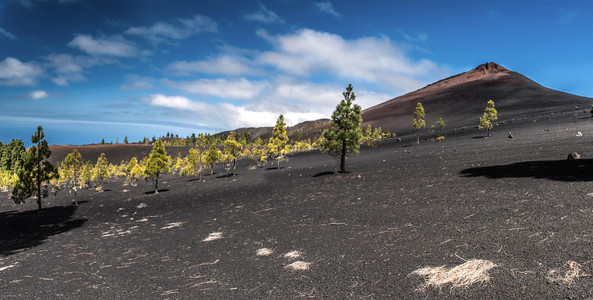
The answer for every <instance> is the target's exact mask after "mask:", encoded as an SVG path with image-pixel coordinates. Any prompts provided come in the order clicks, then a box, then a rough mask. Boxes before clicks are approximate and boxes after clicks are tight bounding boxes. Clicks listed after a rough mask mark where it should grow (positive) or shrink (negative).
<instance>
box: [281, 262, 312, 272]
mask: <svg viewBox="0 0 593 300" xmlns="http://www.w3.org/2000/svg"><path fill="white" fill-rule="evenodd" d="M310 265H311V263H310V262H304V261H295V262H293V263H291V264H290V265H287V266H285V267H284V268H286V269H293V270H295V271H305V270H309V266H310Z"/></svg>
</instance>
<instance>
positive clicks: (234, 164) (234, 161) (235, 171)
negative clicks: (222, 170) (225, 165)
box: [233, 159, 237, 176]
mask: <svg viewBox="0 0 593 300" xmlns="http://www.w3.org/2000/svg"><path fill="white" fill-rule="evenodd" d="M236 174H237V160H236V159H233V176H235V175H236Z"/></svg>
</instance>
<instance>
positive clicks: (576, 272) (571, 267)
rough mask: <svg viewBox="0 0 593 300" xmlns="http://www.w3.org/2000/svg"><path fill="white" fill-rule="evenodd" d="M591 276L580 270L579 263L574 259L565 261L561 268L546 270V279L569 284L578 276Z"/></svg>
mask: <svg viewBox="0 0 593 300" xmlns="http://www.w3.org/2000/svg"><path fill="white" fill-rule="evenodd" d="M586 276H591V275H589V274H585V273H584V272H583V270H581V265H580V264H579V263H578V262H576V261H572V260H571V261H567V262H566V263H565V264H564V266H562V268H559V269H553V270H550V271H549V272H548V277H546V278H547V279H548V281H550V282H558V283H562V284H565V285H571V284H573V282H574V281H575V280H576V279H577V278H579V277H586Z"/></svg>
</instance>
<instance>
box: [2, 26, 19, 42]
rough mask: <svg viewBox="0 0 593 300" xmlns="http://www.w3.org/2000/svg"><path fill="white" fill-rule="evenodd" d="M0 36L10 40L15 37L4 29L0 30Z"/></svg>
mask: <svg viewBox="0 0 593 300" xmlns="http://www.w3.org/2000/svg"><path fill="white" fill-rule="evenodd" d="M0 36H4V37H7V38H9V39H11V40H14V39H15V38H16V36H15V35H14V34H12V33H10V32H8V31H7V30H6V29H4V28H0Z"/></svg>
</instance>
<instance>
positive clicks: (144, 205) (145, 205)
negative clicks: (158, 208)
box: [136, 202, 148, 209]
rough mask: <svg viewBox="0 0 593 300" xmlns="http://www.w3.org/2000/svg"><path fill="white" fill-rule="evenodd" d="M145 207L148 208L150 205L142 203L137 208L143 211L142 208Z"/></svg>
mask: <svg viewBox="0 0 593 300" xmlns="http://www.w3.org/2000/svg"><path fill="white" fill-rule="evenodd" d="M145 207H148V204H146V203H144V202H142V203H140V204H138V206H136V208H138V209H142V208H145Z"/></svg>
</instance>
